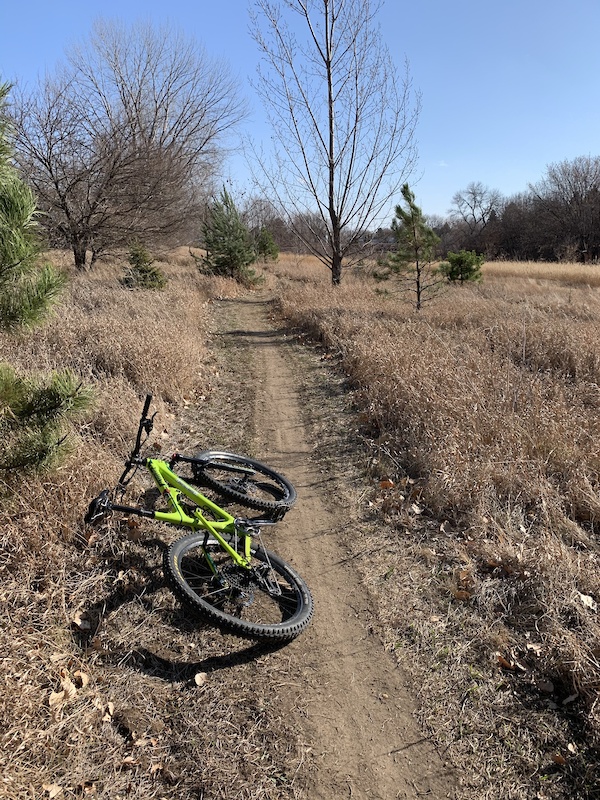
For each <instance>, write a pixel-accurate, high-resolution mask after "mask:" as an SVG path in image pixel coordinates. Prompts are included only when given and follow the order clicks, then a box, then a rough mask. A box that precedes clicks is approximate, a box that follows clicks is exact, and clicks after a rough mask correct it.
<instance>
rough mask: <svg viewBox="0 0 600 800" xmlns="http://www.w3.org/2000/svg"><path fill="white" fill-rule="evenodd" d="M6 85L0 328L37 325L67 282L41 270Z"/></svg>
mask: <svg viewBox="0 0 600 800" xmlns="http://www.w3.org/2000/svg"><path fill="white" fill-rule="evenodd" d="M9 91H10V86H9V85H8V84H2V85H0V326H2V327H3V328H11V327H15V326H18V325H33V324H35V323H37V322H39V321H40V320H41V319H42V318H43V317H44V315H45V314H46V313H47V311H48V309H49V308H50V306H51V305H52V303H53V302H54V301H55V300H56V298H57V296H58V294H59V293H60V291H61V290H62V288H63V286H64V283H65V278H64V276H63V275H61V274H60V273H58V272H56V271H55V270H54V269H53V268H52V267H51V266H50V265H47V264H46V265H41V266H40V263H39V261H40V244H39V238H38V224H37V216H38V215H37V209H36V202H35V197H34V195H33V192H32V191H31V189H30V188H29V187H28V186H27V185H26V184H25V183H23V181H22V180H21V179H20V177H19V175H18V173H17V171H16V169H15V167H14V166H13V164H12V160H11V155H12V152H11V147H10V143H9V133H10V125H9V121H8V118H7V115H6V102H7V96H8V93H9Z"/></svg>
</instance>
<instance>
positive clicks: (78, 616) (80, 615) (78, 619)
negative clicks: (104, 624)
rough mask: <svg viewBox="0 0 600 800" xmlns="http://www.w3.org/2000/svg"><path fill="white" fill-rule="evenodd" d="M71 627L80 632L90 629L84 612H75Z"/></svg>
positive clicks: (89, 623) (90, 625)
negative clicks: (73, 626)
mask: <svg viewBox="0 0 600 800" xmlns="http://www.w3.org/2000/svg"><path fill="white" fill-rule="evenodd" d="M72 622H73V625H76V626H77V627H78V628H79V630H80V631H89V630H90V629H91V627H92V623H91V622H90V620H89V617H88V615H87V612H86V611H76V612H75V613H74V614H73V620H72Z"/></svg>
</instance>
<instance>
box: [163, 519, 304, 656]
mask: <svg viewBox="0 0 600 800" xmlns="http://www.w3.org/2000/svg"><path fill="white" fill-rule="evenodd" d="M164 572H165V578H166V581H167V583H168V584H169V586H170V588H171V589H172V591H173V593H174V594H175V596H176V597H177V598H178V599H179V600H180V601H181V602H182V603H183V604H184V605H185V606H187V607H188V608H192V609H193V610H194V611H196V612H198V613H199V614H201V615H202V616H203V617H205V618H206V619H208V620H209V621H210V622H212V623H213V624H215V625H217V626H218V627H220V628H221V629H223V630H225V631H228V632H231V633H235V634H237V635H238V636H241V637H245V638H250V639H262V640H266V641H271V642H286V641H291V640H292V639H295V638H296V636H298V635H299V634H300V633H302V631H303V630H304V629H305V628H306V626H307V625H308V623H309V622H310V619H311V617H312V613H313V600H312V597H311V594H310V591H309V589H308V586H307V585H306V583H305V582H304V580H303V579H302V578H301V577H300V576H299V575H298V574H297V573H296V571H295V570H294V569H293V568H292V567H291V566H290V565H289V564H287V563H286V562H285V561H283V559H281V558H280V557H279V556H277V555H276V554H275V553H271V552H269V551H268V550H265V549H264V548H262V547H255V546H253V547H252V560H251V568H250V569H245V568H243V567H240V566H238V565H237V564H235V563H234V562H233V560H232V559H231V557H230V556H229V555H228V554H227V553H226V552H225V551H224V550H223V549H222V548H221V546H220V545H219V544H218V542H216V541H215V540H214V539H212V540H211V539H210V538H209V539H207V537H206V534H205V533H203V532H201V533H192V534H189V535H187V536H184V537H183V538H181V539H179V540H178V541H176V542H174V543H173V544H172V545H171V546H170V547H169V548H168V550H166V552H165V555H164Z"/></svg>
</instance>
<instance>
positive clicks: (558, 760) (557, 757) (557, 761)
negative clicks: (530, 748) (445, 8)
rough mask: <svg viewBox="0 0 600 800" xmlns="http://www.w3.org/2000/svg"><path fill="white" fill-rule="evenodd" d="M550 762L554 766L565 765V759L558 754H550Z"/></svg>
mask: <svg viewBox="0 0 600 800" xmlns="http://www.w3.org/2000/svg"><path fill="white" fill-rule="evenodd" d="M552 761H554V763H555V764H560V765H561V766H562V767H564V765H565V764H566V763H567V759H566V758H565V757H564V756H561V754H560V753H553V754H552Z"/></svg>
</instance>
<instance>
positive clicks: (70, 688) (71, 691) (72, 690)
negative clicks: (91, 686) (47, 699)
mask: <svg viewBox="0 0 600 800" xmlns="http://www.w3.org/2000/svg"><path fill="white" fill-rule="evenodd" d="M60 674H61V678H60V685H61V686H62V688H63V692H64V693H65V699H66V700H72V699H73V698H74V697H75V695H76V694H77V687H76V686H75V684H74V683H73V681H72V680H71V678H70V677H69V673H68V672H67V670H66V669H62V670H61V671H60Z"/></svg>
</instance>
